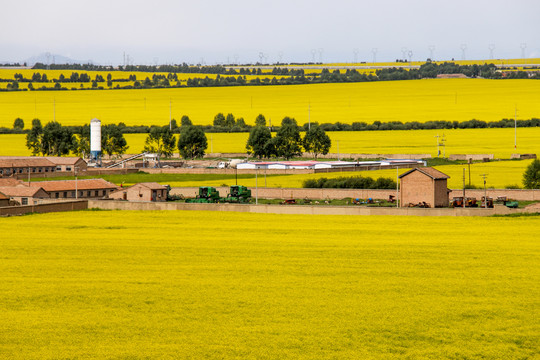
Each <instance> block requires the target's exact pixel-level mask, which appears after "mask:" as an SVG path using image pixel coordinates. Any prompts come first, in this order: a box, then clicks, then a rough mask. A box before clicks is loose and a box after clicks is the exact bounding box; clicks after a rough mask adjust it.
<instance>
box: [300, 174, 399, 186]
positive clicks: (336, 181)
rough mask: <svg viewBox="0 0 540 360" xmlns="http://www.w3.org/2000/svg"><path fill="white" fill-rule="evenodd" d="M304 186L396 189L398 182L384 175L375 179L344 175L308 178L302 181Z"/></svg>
mask: <svg viewBox="0 0 540 360" xmlns="http://www.w3.org/2000/svg"><path fill="white" fill-rule="evenodd" d="M302 187H304V188H311V189H322V188H332V189H395V188H396V182H395V181H394V180H392V179H390V178H383V177H380V178H378V179H377V180H373V179H372V178H370V177H363V176H351V177H345V176H342V177H337V178H332V179H327V178H319V179H307V180H304V181H303V182H302Z"/></svg>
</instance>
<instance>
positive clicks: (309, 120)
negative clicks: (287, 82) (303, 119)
mask: <svg viewBox="0 0 540 360" xmlns="http://www.w3.org/2000/svg"><path fill="white" fill-rule="evenodd" d="M307 113H308V130H311V103H310V102H309V101H308V105H307Z"/></svg>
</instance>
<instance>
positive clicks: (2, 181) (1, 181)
mask: <svg viewBox="0 0 540 360" xmlns="http://www.w3.org/2000/svg"><path fill="white" fill-rule="evenodd" d="M17 185H23V182H22V181H21V180H17V179H15V178H0V186H17Z"/></svg>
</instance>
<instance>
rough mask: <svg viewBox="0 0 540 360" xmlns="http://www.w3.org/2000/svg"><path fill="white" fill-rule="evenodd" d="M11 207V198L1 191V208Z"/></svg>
mask: <svg viewBox="0 0 540 360" xmlns="http://www.w3.org/2000/svg"><path fill="white" fill-rule="evenodd" d="M8 205H9V196H6V195H5V194H3V193H2V192H1V191H0V207H1V206H8Z"/></svg>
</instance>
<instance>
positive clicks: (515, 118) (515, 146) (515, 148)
mask: <svg viewBox="0 0 540 360" xmlns="http://www.w3.org/2000/svg"><path fill="white" fill-rule="evenodd" d="M514 150H517V105H516V107H515V108H514Z"/></svg>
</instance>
